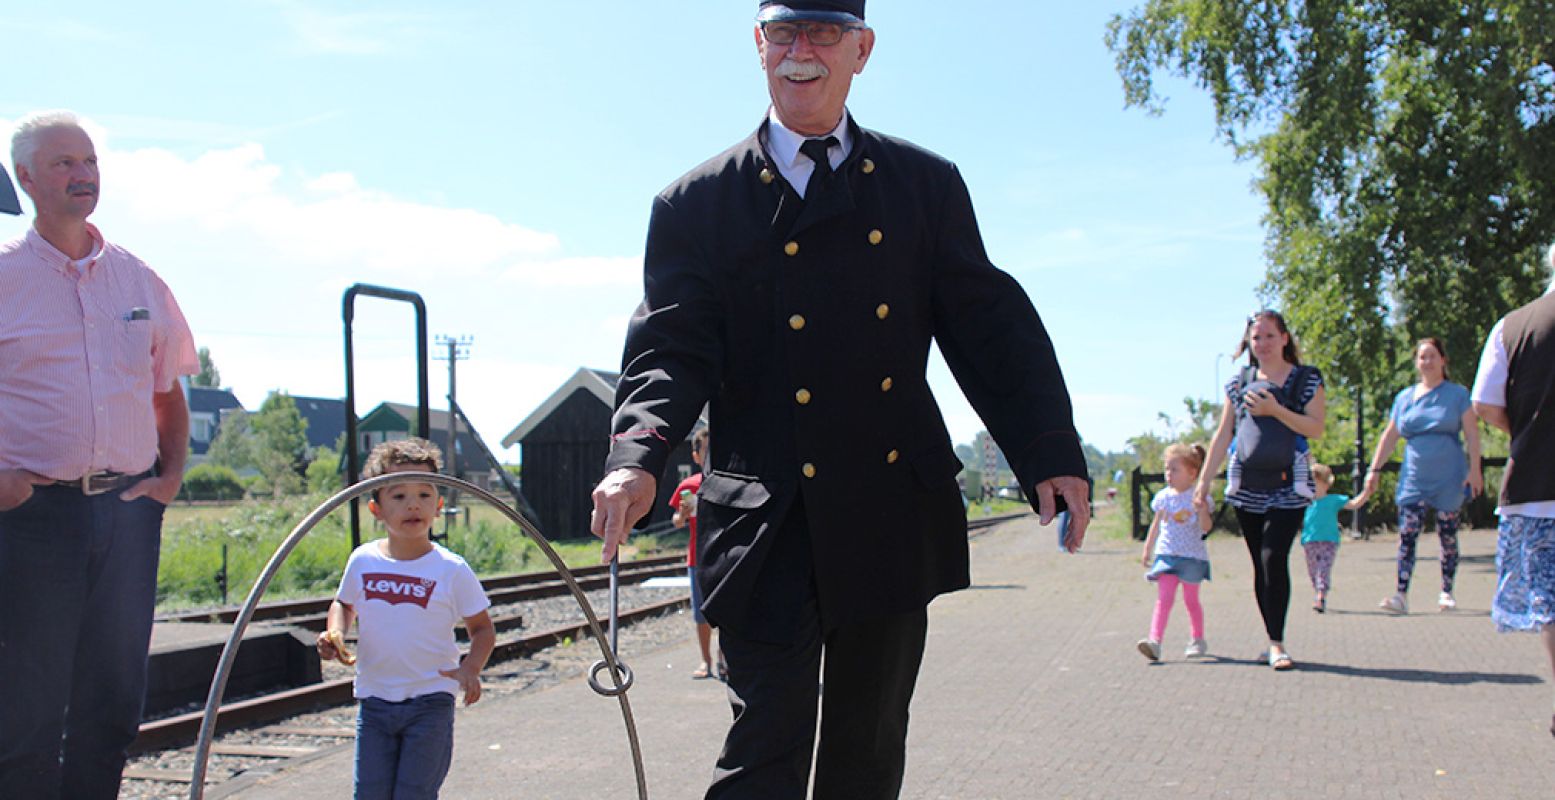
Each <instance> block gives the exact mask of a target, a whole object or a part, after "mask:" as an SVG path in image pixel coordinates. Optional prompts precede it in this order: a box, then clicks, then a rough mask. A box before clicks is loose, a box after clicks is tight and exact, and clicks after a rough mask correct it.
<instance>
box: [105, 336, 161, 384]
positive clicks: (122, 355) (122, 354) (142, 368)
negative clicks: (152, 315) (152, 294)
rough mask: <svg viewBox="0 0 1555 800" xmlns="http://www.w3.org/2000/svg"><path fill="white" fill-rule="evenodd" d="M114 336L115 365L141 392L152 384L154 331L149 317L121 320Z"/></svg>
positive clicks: (125, 378) (122, 375) (127, 380)
mask: <svg viewBox="0 0 1555 800" xmlns="http://www.w3.org/2000/svg"><path fill="white" fill-rule="evenodd" d="M116 327H117V330H116V331H115V334H116V335H115V336H114V367H115V369H116V371H117V372H118V373H119V375H120V376H121V377H122V378H123V379H124V380H125V381H126V382H127V383H128V384H129V385H130V386H131V387H133V389H134V390H135V391H136V393H137V394H139V393H140V392H141V391H142V390H146V391H149V389H150V386H151V364H152V358H151V348H152V340H153V335H154V331H153V330H152V325H151V320H149V319H128V320H120V321H119V323H118V325H117V326H116Z"/></svg>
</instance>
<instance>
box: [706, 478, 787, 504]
mask: <svg viewBox="0 0 1555 800" xmlns="http://www.w3.org/2000/svg"><path fill="white" fill-rule="evenodd" d="M697 499H698V500H705V501H707V502H709V503H713V504H716V505H720V506H727V507H729V508H761V507H762V506H763V505H765V504H766V502H767V501H768V500H771V499H772V492H771V491H770V490H768V489H767V487H766V485H765V484H763V483H762V482H761V481H760V480H758V479H757V478H753V477H750V476H748V475H733V474H730V473H727V472H717V471H714V472H710V473H708V474H707V476H706V477H704V478H703V479H702V488H701V490H700V491H698V492H697Z"/></svg>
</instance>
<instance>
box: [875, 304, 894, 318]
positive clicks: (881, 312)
mask: <svg viewBox="0 0 1555 800" xmlns="http://www.w3.org/2000/svg"><path fill="white" fill-rule="evenodd" d="M875 316H877V317H879V318H881V319H885V318H886V317H889V316H891V307H890V306H888V305H886V304H885V303H881V304H880V305H878V306H875Z"/></svg>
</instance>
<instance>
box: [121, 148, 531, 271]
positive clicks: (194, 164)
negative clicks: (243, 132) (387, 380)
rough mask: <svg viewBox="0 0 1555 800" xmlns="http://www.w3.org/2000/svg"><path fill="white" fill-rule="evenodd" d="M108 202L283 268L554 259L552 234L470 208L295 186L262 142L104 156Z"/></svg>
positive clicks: (326, 181)
mask: <svg viewBox="0 0 1555 800" xmlns="http://www.w3.org/2000/svg"><path fill="white" fill-rule="evenodd" d="M103 160H104V169H105V177H104V197H105V203H113V204H114V205H115V206H116V207H122V208H124V209H125V210H126V211H127V213H128V214H129V216H130V217H131V218H132V219H134V220H137V221H141V222H146V223H151V224H160V225H165V224H170V223H177V224H180V225H183V226H193V227H194V228H196V229H198V230H200V231H203V232H206V233H209V234H215V235H218V236H221V237H224V238H225V237H236V238H239V239H242V240H250V239H257V240H258V241H257V242H255V243H256V244H258V245H260V246H262V247H263V248H264V249H265V250H266V251H269V252H270V254H272V255H273V256H274V257H275V258H276V259H278V260H279V262H281V263H285V264H289V265H292V266H294V267H296V266H313V267H323V266H350V267H352V268H354V269H359V270H360V269H365V270H370V271H373V272H380V273H390V274H398V275H406V274H414V275H422V274H425V271H426V270H427V269H429V268H431V267H434V266H435V267H436V268H438V269H439V270H446V271H448V272H451V273H454V274H461V275H483V274H485V275H494V274H496V271H497V270H499V269H500V268H501V266H502V265H503V264H504V263H508V262H511V261H513V260H515V259H523V258H533V257H535V256H538V255H543V254H548V253H553V252H554V251H556V250H557V249H558V248H559V247H560V242H559V241H558V239H557V237H556V236H555V235H553V234H549V233H543V232H540V231H535V230H532V229H529V228H525V227H523V226H521V225H517V224H513V223H509V222H503V221H502V220H500V219H498V218H497V217H495V216H493V215H491V214H488V213H485V212H482V211H476V210H473V209H462V208H446V207H440V206H429V205H425V204H420V203H415V202H411V201H406V200H401V199H398V198H395V197H393V196H391V195H389V194H387V193H384V192H379V191H374V190H371V189H367V188H363V187H362V186H361V185H360V184H359V183H358V181H357V180H356V178H355V177H354V176H352V175H350V174H348V173H343V172H333V173H326V174H324V175H319V176H317V177H313V178H306V177H304V178H303V179H302V180H301V181H299V185H300V187H301V191H294V190H290V189H289V188H288V181H287V180H286V175H285V174H284V171H283V170H282V169H281V167H279V166H278V165H276V164H274V163H271V162H269V161H268V160H266V158H265V154H264V148H263V147H261V146H260V145H258V144H244V145H239V146H237V147H233V148H227V149H219V150H211V151H208V152H206V153H203V154H201V155H200V156H198V157H196V158H194V159H193V160H186V159H184V158H182V157H180V156H178V155H175V154H173V153H170V152H168V151H165V150H157V149H144V150H133V151H129V152H125V153H106V154H104V157H103Z"/></svg>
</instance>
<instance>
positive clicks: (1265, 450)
mask: <svg viewBox="0 0 1555 800" xmlns="http://www.w3.org/2000/svg"><path fill="white" fill-rule="evenodd" d="M1311 369H1312V368H1311V367H1303V366H1297V367H1293V368H1292V369H1291V374H1290V377H1289V378H1287V380H1286V382H1287V383H1288V384H1290V385H1291V386H1292V387H1294V393H1295V394H1296V395H1298V396H1299V395H1300V393H1301V387H1303V386H1305V385H1306V382H1307V373H1308V372H1310V371H1311ZM1238 382H1239V383H1240V384H1241V386H1242V397H1243V398H1245V397H1246V396H1247V395H1248V393H1250V392H1255V391H1266V392H1268V393H1269V394H1271V395H1272V396H1273V397H1274V400H1275V402H1277V403H1279V404H1280V405H1282V406H1284V407H1286V408H1288V409H1290V410H1291V411H1295V412H1297V413H1300V412H1301V408H1300V407H1299V406H1297V405H1296V402H1297V399H1298V398H1297V397H1287V396H1286V394H1285V388H1284V387H1283V386H1278V385H1276V384H1274V383H1273V382H1272V381H1267V380H1259V379H1258V370H1257V369H1256V368H1255V367H1243V368H1242V372H1241V375H1240V377H1239V378H1238ZM1296 439H1297V435H1296V432H1295V431H1292V430H1291V429H1290V428H1288V427H1286V426H1285V423H1283V422H1280V421H1279V420H1278V419H1275V418H1274V417H1259V416H1254V415H1253V414H1251V413H1250V412H1248V410H1247V406H1246V404H1245V403H1244V404H1242V405H1239V406H1238V407H1237V409H1236V442H1235V443H1236V459H1237V462H1238V466H1240V467H1241V473H1242V481H1241V485H1242V488H1244V489H1251V490H1254V491H1260V492H1268V491H1273V490H1275V489H1283V488H1285V487H1287V486H1290V485H1291V483H1292V476H1293V468H1294V465H1295V462H1296Z"/></svg>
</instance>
